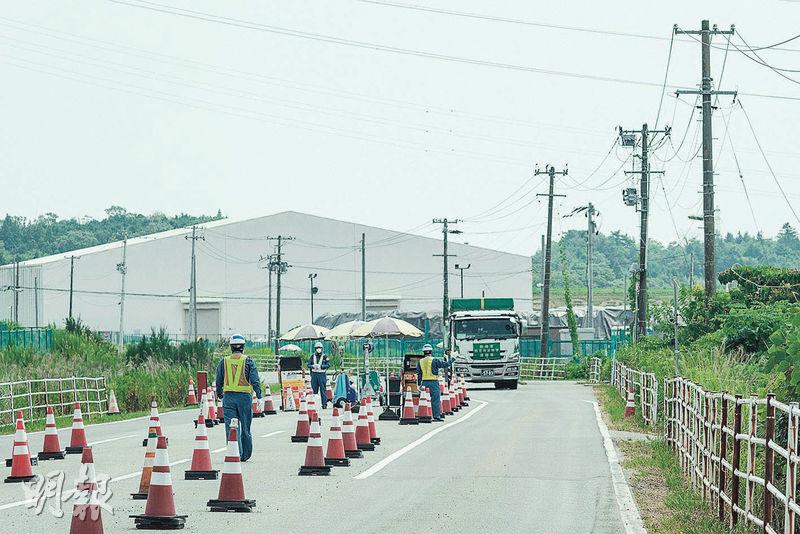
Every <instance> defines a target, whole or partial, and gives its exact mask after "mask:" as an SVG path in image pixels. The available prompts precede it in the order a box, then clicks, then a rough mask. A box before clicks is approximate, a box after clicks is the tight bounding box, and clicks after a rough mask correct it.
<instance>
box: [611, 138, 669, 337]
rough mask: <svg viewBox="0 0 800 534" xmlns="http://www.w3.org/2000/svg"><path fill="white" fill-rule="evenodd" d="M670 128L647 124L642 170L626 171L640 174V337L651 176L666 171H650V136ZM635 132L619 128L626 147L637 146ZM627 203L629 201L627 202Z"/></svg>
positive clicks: (644, 316)
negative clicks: (654, 127) (630, 140)
mask: <svg viewBox="0 0 800 534" xmlns="http://www.w3.org/2000/svg"><path fill="white" fill-rule="evenodd" d="M670 131H671V130H670V128H669V126H667V127H665V128H664V129H663V130H649V129H648V128H647V124H646V123H645V124H643V125H642V129H641V131H639V132H638V134H639V136H640V140H641V146H642V153H641V156H640V157H641V163H642V165H641V170H638V171H625V174H638V175H639V196H638V198H636V199H635V200H638V203H639V217H640V223H639V278H638V282H639V284H638V288H639V290H638V291H637V293H636V330H637V332H638V335H639V337H643V336H645V335H646V334H647V223H648V219H649V217H650V174H651V173H658V174H663V173H664V171H651V170H650V159H649V158H650V154H649V151H650V136H651V135H657V134H664V135H665V136H667V135H669V134H670ZM636 134H637V132H636V131H635V130H623V129H622V127H620V128H619V135H620V138H621V139H622V140H623V143H622V144H623V145H624V146H635V144H636V143H635V136H636ZM631 136H632V137H633V139H634V141H633V144H630V143H626V139H631ZM626 203H627V201H626Z"/></svg>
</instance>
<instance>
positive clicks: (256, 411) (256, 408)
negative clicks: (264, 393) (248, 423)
mask: <svg viewBox="0 0 800 534" xmlns="http://www.w3.org/2000/svg"><path fill="white" fill-rule="evenodd" d="M260 404H261V403H260V402H259V399H258V398H257V397H256V392H255V391H254V392H253V417H264V412H262V411H261V406H260Z"/></svg>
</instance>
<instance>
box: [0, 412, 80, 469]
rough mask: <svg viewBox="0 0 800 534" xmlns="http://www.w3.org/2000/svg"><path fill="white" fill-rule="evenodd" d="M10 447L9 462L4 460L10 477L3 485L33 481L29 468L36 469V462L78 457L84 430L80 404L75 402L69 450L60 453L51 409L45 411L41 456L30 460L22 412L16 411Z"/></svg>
mask: <svg viewBox="0 0 800 534" xmlns="http://www.w3.org/2000/svg"><path fill="white" fill-rule="evenodd" d="M12 447H13V449H12V454H11V458H9V459H7V460H6V467H10V468H11V475H10V476H8V477H7V478H6V479H5V482H25V481H28V480H31V479H32V478H33V477H34V475H33V471H32V470H31V466H32V465H37V464H38V463H39V462H38V460H63V459H64V458H65V457H66V455H67V454H80V453H81V452H82V451H83V449H84V447H86V431H85V430H84V428H83V416H82V415H81V407H80V404H78V403H77V402H76V403H75V405H74V414H73V416H72V435H71V436H70V446H69V447H67V448H66V450H64V449H62V448H61V444H60V443H59V439H58V429H57V428H56V419H55V415H54V413H53V407H52V406H48V407H47V417H46V420H45V431H44V444H43V446H42V452H40V453H39V454H38V455H36V456H31V454H30V448H29V446H28V436H27V433H26V431H25V420H24V418H23V416H22V411H21V410H20V411H17V414H16V429H15V433H14V444H13V446H12Z"/></svg>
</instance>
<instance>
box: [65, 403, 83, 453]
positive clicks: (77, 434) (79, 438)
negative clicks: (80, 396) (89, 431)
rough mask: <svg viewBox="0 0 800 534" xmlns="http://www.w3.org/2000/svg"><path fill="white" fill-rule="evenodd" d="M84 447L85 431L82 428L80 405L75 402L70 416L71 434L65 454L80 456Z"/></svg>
mask: <svg viewBox="0 0 800 534" xmlns="http://www.w3.org/2000/svg"><path fill="white" fill-rule="evenodd" d="M84 447H86V430H84V428H83V415H82V414H81V405H80V404H79V403H77V402H76V403H75V405H74V411H73V414H72V433H71V434H70V438H69V447H67V449H66V451H67V454H81V453H82V452H83V448H84Z"/></svg>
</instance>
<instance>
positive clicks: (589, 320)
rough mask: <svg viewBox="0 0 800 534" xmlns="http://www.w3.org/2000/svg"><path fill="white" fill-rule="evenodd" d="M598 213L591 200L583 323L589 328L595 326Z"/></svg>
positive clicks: (588, 214)
mask: <svg viewBox="0 0 800 534" xmlns="http://www.w3.org/2000/svg"><path fill="white" fill-rule="evenodd" d="M596 213H597V211H595V209H594V204H592V203H591V202H589V206H588V207H587V208H586V218H587V219H588V227H587V229H586V321H584V324H583V326H584V327H587V328H594V301H593V291H594V265H593V264H592V257H593V253H594V234H595V232H597V227H596V225H595V224H594V216H595V214H596ZM592 339H594V333H592Z"/></svg>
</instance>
